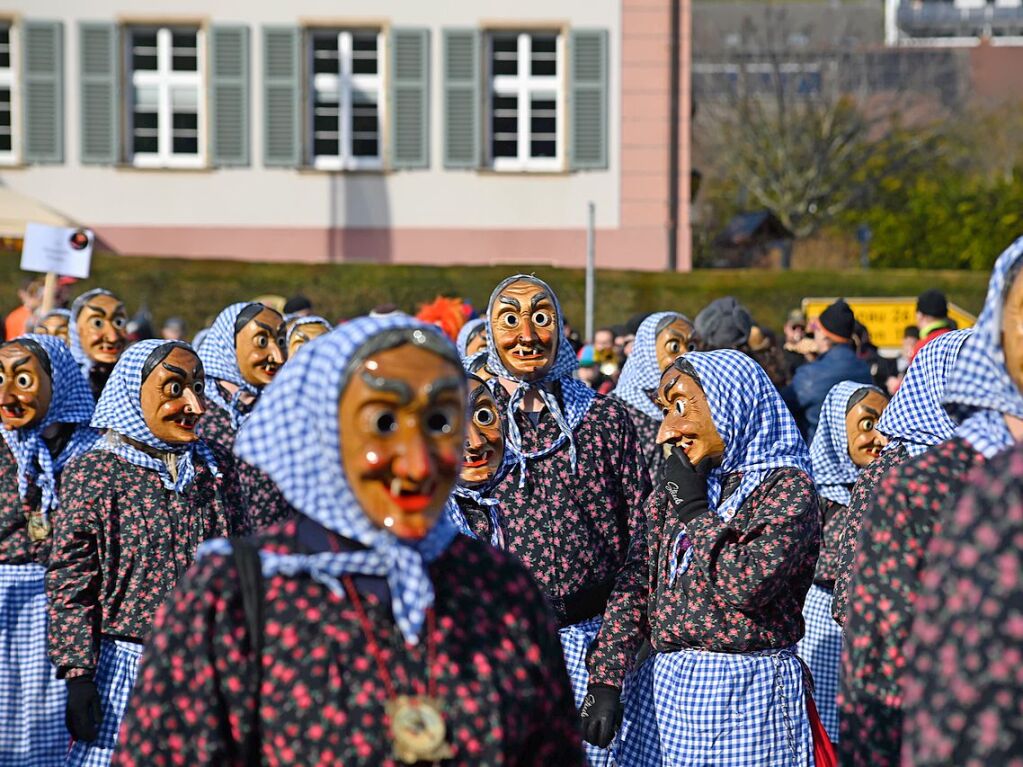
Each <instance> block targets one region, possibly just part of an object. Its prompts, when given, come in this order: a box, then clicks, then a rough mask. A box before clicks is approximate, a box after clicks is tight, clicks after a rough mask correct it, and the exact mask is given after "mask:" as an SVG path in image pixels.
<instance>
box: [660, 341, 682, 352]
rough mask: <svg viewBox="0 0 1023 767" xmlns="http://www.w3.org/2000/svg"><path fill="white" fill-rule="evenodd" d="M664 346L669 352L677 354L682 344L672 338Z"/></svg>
mask: <svg viewBox="0 0 1023 767" xmlns="http://www.w3.org/2000/svg"><path fill="white" fill-rule="evenodd" d="M664 348H665V349H667V350H668V352H669V353H670V354H678V352H679V350H680V349H681V348H682V345H681V344H680V343H679V342H678V339H675V338H673V339H671V340H670V341H668V343H666V344H665V345H664Z"/></svg>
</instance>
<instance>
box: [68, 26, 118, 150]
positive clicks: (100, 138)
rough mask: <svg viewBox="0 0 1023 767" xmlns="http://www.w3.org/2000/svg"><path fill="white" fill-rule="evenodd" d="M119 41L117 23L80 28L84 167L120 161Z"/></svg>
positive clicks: (80, 94)
mask: <svg viewBox="0 0 1023 767" xmlns="http://www.w3.org/2000/svg"><path fill="white" fill-rule="evenodd" d="M119 39H120V35H119V34H118V29H117V26H116V25H114V24H107V23H103V22H90V21H86V22H82V23H81V24H79V25H78V52H79V56H80V60H79V86H78V99H79V104H78V112H79V119H80V128H81V132H82V135H81V161H82V164H83V165H113V164H115V163H116V162H117V160H118V154H119V146H120V141H119V130H118V128H119V127H120V123H121V121H120V119H119V117H118V114H119V109H120V106H121V97H120V93H121V89H120V87H119V83H118V66H117V62H118V50H119Z"/></svg>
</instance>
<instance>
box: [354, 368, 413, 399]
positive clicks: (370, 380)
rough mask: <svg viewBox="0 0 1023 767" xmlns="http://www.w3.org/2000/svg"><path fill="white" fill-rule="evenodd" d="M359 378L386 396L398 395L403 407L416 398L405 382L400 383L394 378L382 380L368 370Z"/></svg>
mask: <svg viewBox="0 0 1023 767" xmlns="http://www.w3.org/2000/svg"><path fill="white" fill-rule="evenodd" d="M359 376H360V377H361V378H362V380H363V381H364V382H365V384H366V386H368V387H369V388H370V389H373V390H374V391H379V392H384V393H386V394H395V395H397V397H398V402H399V403H400V404H402V405H407V404H408V403H410V402H411V401H412V398H413V396H414V394H413V392H412V387H411V386H409V385H408V384H407V383H405V382H404V381H399V380H396V379H394V378H382V377H381V376H375V375H373V374H372V373H370V372H369V371H368V370H363V371H362V372H361V373H359Z"/></svg>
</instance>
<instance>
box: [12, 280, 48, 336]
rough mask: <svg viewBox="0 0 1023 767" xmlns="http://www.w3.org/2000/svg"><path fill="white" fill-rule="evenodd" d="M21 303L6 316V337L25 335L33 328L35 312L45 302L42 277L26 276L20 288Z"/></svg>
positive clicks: (19, 297) (19, 298)
mask: <svg viewBox="0 0 1023 767" xmlns="http://www.w3.org/2000/svg"><path fill="white" fill-rule="evenodd" d="M18 300H19V301H21V304H20V305H19V306H17V307H16V308H15V309H13V310H11V312H10V313H9V314H8V315H7V316H6V317H5V318H4V338H7V339H11V338H17V337H18V336H20V335H24V334H25V333H26V332H27V331H28V330H30V328H31V322H32V319H33V317H35V313H36V312H38V311H39V307H40V306H42V303H43V280H42V278H40V277H26V278H25V279H24V280H22V283H21V287H20V288H18Z"/></svg>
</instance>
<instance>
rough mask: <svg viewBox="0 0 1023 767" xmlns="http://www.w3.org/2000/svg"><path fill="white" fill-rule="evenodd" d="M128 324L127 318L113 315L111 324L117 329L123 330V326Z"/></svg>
mask: <svg viewBox="0 0 1023 767" xmlns="http://www.w3.org/2000/svg"><path fill="white" fill-rule="evenodd" d="M127 324H128V320H126V319H125V318H124V317H114V320H113V325H114V327H115V328H117V329H118V330H124V326H125V325H127Z"/></svg>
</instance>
